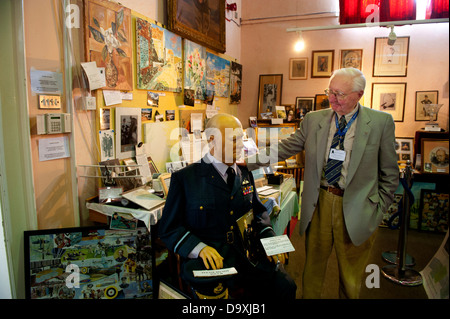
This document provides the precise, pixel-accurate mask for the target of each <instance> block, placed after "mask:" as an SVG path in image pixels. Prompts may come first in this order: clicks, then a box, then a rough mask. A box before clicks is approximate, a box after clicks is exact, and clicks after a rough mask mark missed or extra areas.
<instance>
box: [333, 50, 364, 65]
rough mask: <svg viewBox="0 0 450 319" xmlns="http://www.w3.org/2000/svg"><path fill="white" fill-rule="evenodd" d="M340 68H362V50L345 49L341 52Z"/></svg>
mask: <svg viewBox="0 0 450 319" xmlns="http://www.w3.org/2000/svg"><path fill="white" fill-rule="evenodd" d="M340 53H341V59H340V64H339V67H340V68H355V69H358V70H361V68H362V55H363V50H362V49H345V50H341V52H340Z"/></svg>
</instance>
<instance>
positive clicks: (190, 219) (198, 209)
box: [186, 198, 217, 229]
mask: <svg viewBox="0 0 450 319" xmlns="http://www.w3.org/2000/svg"><path fill="white" fill-rule="evenodd" d="M215 211H216V205H215V202H214V198H199V199H191V200H190V201H188V205H187V207H186V221H187V223H188V224H189V225H190V226H191V227H192V228H193V229H201V228H205V227H211V226H213V225H215V224H216V223H217V218H215V216H214V214H215Z"/></svg>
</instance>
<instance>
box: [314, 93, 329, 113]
mask: <svg viewBox="0 0 450 319" xmlns="http://www.w3.org/2000/svg"><path fill="white" fill-rule="evenodd" d="M328 108H330V100H329V99H328V96H327V95H326V94H316V97H315V99H314V109H313V110H314V111H318V110H323V109H328Z"/></svg>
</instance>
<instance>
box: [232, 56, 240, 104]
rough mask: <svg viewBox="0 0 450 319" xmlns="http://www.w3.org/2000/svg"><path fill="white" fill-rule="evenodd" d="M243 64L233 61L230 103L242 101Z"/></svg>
mask: <svg viewBox="0 0 450 319" xmlns="http://www.w3.org/2000/svg"><path fill="white" fill-rule="evenodd" d="M241 89H242V64H239V63H237V62H234V61H231V70H230V104H239V103H241Z"/></svg>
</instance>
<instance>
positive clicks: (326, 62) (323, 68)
mask: <svg viewBox="0 0 450 319" xmlns="http://www.w3.org/2000/svg"><path fill="white" fill-rule="evenodd" d="M333 70H334V50H327V51H312V64H311V77H312V78H329V77H330V76H331V74H332V73H333Z"/></svg>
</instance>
